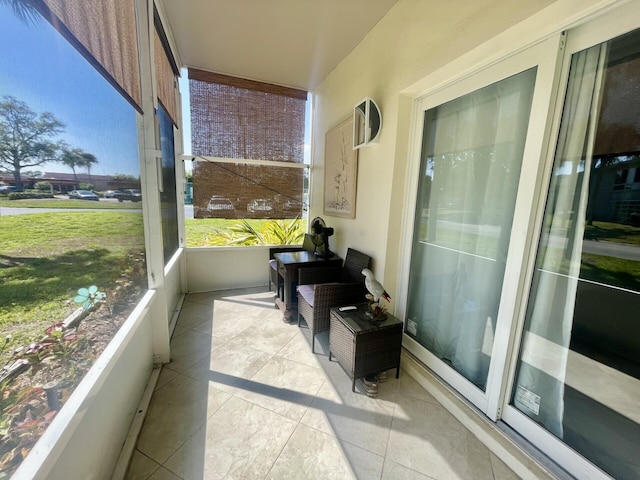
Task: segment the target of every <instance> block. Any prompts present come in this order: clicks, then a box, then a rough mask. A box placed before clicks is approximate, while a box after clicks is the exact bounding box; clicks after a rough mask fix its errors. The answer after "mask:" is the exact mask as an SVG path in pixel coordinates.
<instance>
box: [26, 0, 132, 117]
mask: <svg viewBox="0 0 640 480" xmlns="http://www.w3.org/2000/svg"><path fill="white" fill-rule="evenodd" d="M34 5H35V6H36V7H37V8H38V9H39V10H40V12H41V13H42V14H43V16H44V17H45V18H47V20H49V22H50V23H51V24H52V25H53V26H54V27H55V28H56V29H57V30H58V31H59V32H60V33H61V34H62V35H63V36H64V37H65V38H66V39H67V40H68V41H69V42H70V43H71V44H72V45H74V46H75V47H76V48H77V49H78V51H79V52H80V53H81V54H82V55H83V56H84V57H85V58H87V60H89V62H91V63H92V64H93V65H94V67H96V68H97V69H98V71H100V73H101V74H102V75H103V76H104V77H105V78H106V79H107V80H108V81H109V82H110V83H111V84H112V85H113V86H114V87H115V88H116V89H118V91H120V93H121V94H122V95H123V96H124V97H125V98H126V99H127V100H128V101H129V102H130V103H131V104H132V105H133V106H134V107H135V108H136V109H137V110H138V111H140V112H142V107H141V105H142V93H141V89H140V66H139V60H138V40H137V35H136V12H135V4H134V1H133V0H36V1H35V2H34Z"/></svg>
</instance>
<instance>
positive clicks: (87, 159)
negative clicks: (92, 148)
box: [82, 152, 98, 181]
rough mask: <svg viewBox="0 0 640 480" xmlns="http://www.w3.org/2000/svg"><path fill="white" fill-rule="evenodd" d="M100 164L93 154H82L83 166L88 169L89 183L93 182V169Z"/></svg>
mask: <svg viewBox="0 0 640 480" xmlns="http://www.w3.org/2000/svg"><path fill="white" fill-rule="evenodd" d="M96 163H98V159H97V158H96V156H95V155H93V154H92V153H87V152H85V153H83V154H82V166H83V167H84V168H86V169H87V175H89V181H91V167H92V166H93V165H95V164H96Z"/></svg>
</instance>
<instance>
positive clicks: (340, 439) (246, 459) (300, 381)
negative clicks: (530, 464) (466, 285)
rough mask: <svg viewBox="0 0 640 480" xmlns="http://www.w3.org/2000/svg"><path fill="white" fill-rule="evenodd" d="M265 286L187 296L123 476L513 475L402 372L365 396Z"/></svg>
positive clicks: (322, 339) (167, 479)
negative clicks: (285, 318) (353, 388)
mask: <svg viewBox="0 0 640 480" xmlns="http://www.w3.org/2000/svg"><path fill="white" fill-rule="evenodd" d="M316 341H317V344H316V352H318V353H317V354H315V355H314V354H312V353H311V346H310V342H311V335H310V333H309V330H308V329H305V328H298V326H297V324H286V323H284V322H283V321H282V316H281V315H280V312H279V311H278V310H276V309H274V307H273V293H272V292H266V291H265V289H246V290H235V291H227V292H212V293H200V294H191V295H188V296H187V297H186V299H185V302H184V304H183V308H182V312H181V313H180V317H179V319H178V323H177V326H176V330H175V332H174V335H173V339H172V342H171V344H172V362H171V363H170V364H169V365H166V366H165V367H164V368H163V370H162V373H161V374H160V378H159V381H158V384H157V386H156V391H155V393H154V395H153V398H152V401H151V405H150V407H149V412H148V415H147V417H146V420H145V423H144V426H143V429H142V432H141V434H140V437H139V439H138V443H137V447H136V450H135V453H134V455H133V458H132V461H131V465H130V467H129V472H128V474H127V479H129V480H133V479H152V480H178V479H183V480H191V479H207V480H209V479H222V478H225V479H263V478H264V479H305V480H307V479H316V478H317V479H323V480H325V479H351V478H358V479H366V480H370V479H412V480H413V479H416V480H417V479H473V480H484V479H490V480H494V479H514V478H517V477H516V475H515V474H514V473H513V472H512V471H510V470H509V469H508V468H507V467H506V466H505V465H504V463H502V462H501V461H500V460H499V459H498V458H497V457H496V456H495V455H493V454H492V453H491V452H489V450H487V448H485V447H484V446H483V445H482V444H481V443H480V442H479V441H478V440H477V439H476V438H475V437H474V436H473V435H471V434H470V433H469V432H468V431H467V430H466V429H465V428H464V427H463V426H462V425H461V424H460V423H459V422H458V421H457V420H456V419H455V418H454V417H453V416H452V415H450V414H449V413H448V412H447V411H446V410H445V409H444V408H443V407H442V406H440V405H439V404H438V402H436V401H435V399H434V398H433V397H432V396H430V395H429V394H428V393H427V392H426V391H425V390H424V389H423V388H422V387H420V386H419V385H418V384H417V383H416V382H415V381H414V380H413V379H412V378H411V377H410V376H409V375H408V374H406V373H404V372H403V371H401V372H400V378H399V379H396V378H395V370H391V371H389V379H388V381H387V382H385V383H382V384H380V386H379V396H378V398H376V399H373V398H369V397H367V396H366V395H364V394H363V393H362V385H359V387H360V391H358V383H359V382H358V383H356V385H357V386H356V393H353V392H352V391H351V381H350V380H349V378H348V377H347V375H346V374H345V373H344V371H343V370H342V368H341V367H340V366H339V365H338V363H336V362H335V361H334V362H329V358H328V335H326V334H324V335H320V336H318V337H317V340H316Z"/></svg>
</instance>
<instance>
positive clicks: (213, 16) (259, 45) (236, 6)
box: [161, 0, 397, 90]
mask: <svg viewBox="0 0 640 480" xmlns="http://www.w3.org/2000/svg"><path fill="white" fill-rule="evenodd" d="M396 2H397V0H188V1H178V0H161V3H162V6H163V10H164V13H165V15H166V19H167V20H168V23H169V25H170V27H171V30H172V33H173V38H174V40H175V44H176V46H177V49H178V53H179V56H180V60H181V62H182V63H183V65H184V66H187V67H195V68H199V69H202V70H208V71H212V72H218V73H224V74H227V75H233V76H237V77H243V78H249V79H253V80H259V81H264V82H269V83H274V84H277V85H285V86H289V87H296V88H302V89H305V90H314V89H315V88H316V87H317V86H318V85H319V84H320V83H321V82H322V80H324V79H325V78H326V76H327V75H328V74H329V73H330V72H331V71H332V70H333V69H334V68H335V67H336V66H337V65H338V64H339V63H340V61H342V59H343V58H345V57H346V56H347V55H348V54H349V52H351V50H353V48H354V47H355V46H356V45H357V44H358V43H359V42H360V41H361V40H362V39H363V38H364V36H365V35H366V34H367V33H368V32H369V31H370V30H371V29H372V28H373V26H374V25H375V24H376V23H377V22H378V21H379V20H380V19H381V18H382V17H383V16H384V15H385V14H386V13H387V12H388V11H389V9H390V8H391V7H392V6H393V5H394V4H395V3H396Z"/></svg>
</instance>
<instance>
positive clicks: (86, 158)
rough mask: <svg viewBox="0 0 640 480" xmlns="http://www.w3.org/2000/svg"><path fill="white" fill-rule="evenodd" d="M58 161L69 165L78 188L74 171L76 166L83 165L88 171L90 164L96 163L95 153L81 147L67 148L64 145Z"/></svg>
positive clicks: (76, 175)
mask: <svg viewBox="0 0 640 480" xmlns="http://www.w3.org/2000/svg"><path fill="white" fill-rule="evenodd" d="M59 161H60V163H62V164H64V165H66V166H67V167H69V168H70V169H71V171H72V172H73V178H74V179H75V183H76V188H78V174H77V172H76V168H79V167H84V168H86V169H87V171H89V170H90V169H91V165H92V164H94V163H98V160H97V159H96V157H95V155H92V154H91V153H88V152H85V151H84V150H82V149H81V148H69V147H66V146H65V147H64V148H63V149H62V155H60V159H59Z"/></svg>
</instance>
